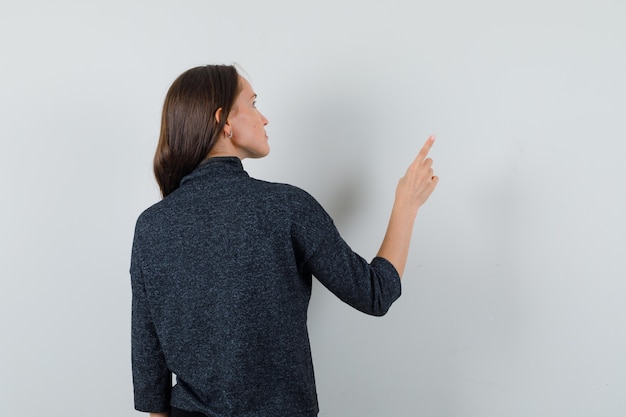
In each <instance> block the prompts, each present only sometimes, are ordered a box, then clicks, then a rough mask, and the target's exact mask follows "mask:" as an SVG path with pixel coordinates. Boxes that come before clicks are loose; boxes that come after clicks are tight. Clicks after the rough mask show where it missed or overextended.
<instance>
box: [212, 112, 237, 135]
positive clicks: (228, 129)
mask: <svg viewBox="0 0 626 417" xmlns="http://www.w3.org/2000/svg"><path fill="white" fill-rule="evenodd" d="M222 113H223V111H222V108H221V107H220V108H219V109H217V110H216V111H215V120H216V121H217V124H220V121H221V120H222ZM223 133H224V136H226V137H229V138H230V137H232V135H233V129H232V127H231V126H230V122H229V121H228V119H226V122H225V123H224V132H223Z"/></svg>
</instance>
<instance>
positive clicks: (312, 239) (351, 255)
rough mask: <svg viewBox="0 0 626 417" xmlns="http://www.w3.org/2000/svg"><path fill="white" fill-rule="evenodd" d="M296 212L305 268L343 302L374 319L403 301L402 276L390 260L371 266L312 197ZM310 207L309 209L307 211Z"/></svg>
mask: <svg viewBox="0 0 626 417" xmlns="http://www.w3.org/2000/svg"><path fill="white" fill-rule="evenodd" d="M304 202H305V204H304V206H303V207H298V208H297V209H296V213H297V216H296V219H297V221H296V222H295V223H296V224H295V225H294V227H293V232H292V239H293V240H294V245H295V249H296V253H299V254H300V259H301V260H302V262H303V265H304V267H305V268H306V269H307V270H308V271H309V272H310V273H311V274H313V275H314V276H315V277H316V278H317V280H318V281H319V282H320V283H321V284H322V285H324V286H325V287H326V288H327V289H328V290H330V291H331V292H332V293H333V294H335V295H336V296H337V297H338V298H339V299H340V300H342V301H343V302H345V303H347V304H348V305H350V306H352V307H354V308H355V309H357V310H359V311H361V312H363V313H366V314H370V315H374V316H382V315H384V314H386V313H387V311H388V310H389V307H391V304H393V302H394V301H395V300H397V299H398V297H400V294H401V284H400V276H399V274H398V272H397V271H396V269H395V268H394V266H393V265H392V264H391V263H390V262H389V261H388V260H386V259H384V258H380V257H376V258H374V259H373V260H372V262H367V261H366V260H365V259H363V258H362V257H361V256H360V255H358V254H357V253H355V252H354V251H352V249H351V248H350V246H349V245H348V244H347V243H346V242H345V241H344V239H343V238H342V237H341V236H340V234H339V231H338V230H337V228H336V227H335V225H334V223H333V221H332V219H331V218H330V216H329V215H328V213H327V212H326V211H325V210H324V209H323V208H322V207H321V206H320V204H319V203H318V202H317V201H316V200H315V199H314V198H313V197H311V196H310V195H308V194H306V195H305V197H304ZM305 207H306V208H305Z"/></svg>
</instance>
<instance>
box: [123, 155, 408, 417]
mask: <svg viewBox="0 0 626 417" xmlns="http://www.w3.org/2000/svg"><path fill="white" fill-rule="evenodd" d="M130 272H131V282H132V290H133V304H132V310H133V317H132V363H133V383H134V390H135V408H136V409H137V410H140V411H146V412H160V411H165V410H167V409H168V408H169V407H170V405H171V406H174V407H177V408H181V409H184V410H188V411H199V412H202V413H205V414H207V415H210V416H216V417H217V416H219V417H226V416H229V417H230V416H242V417H243V416H245V417H252V416H254V417H268V416H273V417H281V416H284V417H287V416H288V417H299V416H302V417H305V416H306V417H311V416H316V415H317V413H318V405H317V395H316V391H315V380H314V375H313V364H312V360H311V352H310V346H309V339H308V333H307V326H306V321H307V308H308V304H309V299H310V296H311V276H312V275H314V276H315V277H316V278H317V279H318V280H319V281H320V282H321V283H322V284H323V285H324V286H326V287H327V288H328V289H329V290H330V291H332V292H333V293H334V294H335V295H337V296H338V297H339V298H340V299H341V300H343V301H344V302H346V303H348V304H349V305H351V306H353V307H354V308H356V309H358V310H360V311H363V312H364V313H367V314H372V315H383V314H385V313H386V312H387V310H388V309H389V307H390V305H391V304H392V303H393V302H394V301H395V300H396V299H397V298H398V297H399V296H400V290H401V288H400V278H399V276H398V274H397V272H396V270H395V268H394V267H393V265H391V263H389V262H388V261H387V260H385V259H383V258H374V260H373V261H372V262H371V263H368V262H367V261H365V260H364V259H363V258H361V257H360V256H359V255H357V254H356V253H354V252H353V251H352V250H351V249H350V247H349V246H348V245H347V244H346V243H345V242H344V240H343V239H342V238H341V237H340V236H339V233H338V231H337V229H336V227H335V226H334V224H333V221H332V219H331V218H330V216H329V215H328V214H327V213H326V212H325V211H324V209H323V208H322V207H321V206H320V205H319V204H318V203H317V201H316V200H315V199H314V198H313V197H311V196H310V195H309V194H307V193H306V192H304V191H302V190H301V189H298V188H296V187H293V186H290V185H286V184H276V183H269V182H265V181H259V180H255V179H253V178H250V177H249V176H248V174H247V173H246V172H245V171H244V170H243V166H242V164H241V161H240V160H239V159H238V158H236V157H223V158H212V159H209V160H208V161H207V162H205V163H203V164H202V165H200V166H199V167H198V168H197V169H196V170H195V171H193V172H192V173H191V174H189V175H188V176H186V177H185V178H184V179H183V181H182V182H181V186H180V187H179V188H178V189H177V190H176V191H174V192H173V193H172V194H170V195H169V196H167V197H166V198H164V199H163V200H161V201H160V202H158V203H157V204H155V205H154V206H152V207H150V208H148V209H147V210H146V211H145V212H143V213H142V214H141V215H140V216H139V219H138V220H137V225H136V229H135V238H134V243H133V252H132V259H131V269H130ZM171 373H174V374H175V375H176V384H175V386H174V387H171Z"/></svg>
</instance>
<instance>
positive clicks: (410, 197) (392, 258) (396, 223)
mask: <svg viewBox="0 0 626 417" xmlns="http://www.w3.org/2000/svg"><path fill="white" fill-rule="evenodd" d="M434 141H435V137H434V136H431V137H429V138H428V140H427V141H426V143H425V144H424V146H423V147H422V149H421V150H420V151H419V153H418V154H417V157H416V158H415V160H414V161H413V163H412V164H411V165H410V166H409V168H408V169H407V171H406V174H404V176H403V177H402V178H400V181H399V182H398V186H397V188H396V198H395V201H394V203H393V209H392V210H391V217H390V218H389V225H388V226H387V233H385V238H384V239H383V243H382V244H381V246H380V250H379V251H378V254H377V256H379V257H381V258H385V259H387V260H388V261H389V262H391V264H392V265H393V266H394V267H395V268H396V271H398V274H399V275H400V277H402V274H404V268H405V266H406V260H407V257H408V256H409V244H410V243H411V235H412V234H413V223H414V222H415V216H416V215H417V212H418V210H419V208H420V207H421V206H422V204H424V203H425V202H426V200H428V197H430V195H431V194H432V192H433V190H434V189H435V187H436V186H437V183H438V182H439V178H438V177H436V176H435V175H434V173H433V167H432V166H433V160H432V159H430V158H428V152H429V151H430V148H431V147H432V146H433V142H434Z"/></svg>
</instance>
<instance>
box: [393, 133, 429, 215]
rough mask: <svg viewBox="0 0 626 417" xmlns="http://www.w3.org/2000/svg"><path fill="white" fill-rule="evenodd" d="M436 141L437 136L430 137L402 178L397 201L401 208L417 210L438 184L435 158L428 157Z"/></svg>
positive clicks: (397, 191) (397, 190)
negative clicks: (435, 173)
mask: <svg viewBox="0 0 626 417" xmlns="http://www.w3.org/2000/svg"><path fill="white" fill-rule="evenodd" d="M434 142H435V137H434V136H431V137H429V138H428V140H427V141H426V143H425V144H424V146H423V147H422V149H421V150H420V151H419V153H418V154H417V157H416V158H415V160H414V161H413V163H412V164H411V165H409V168H408V169H407V170H406V173H405V174H404V177H402V178H400V181H399V182H398V187H397V188H396V201H395V204H398V205H399V206H400V207H399V208H401V209H402V208H406V209H407V210H412V211H414V212H415V214H417V210H418V209H419V208H420V207H421V206H422V204H424V203H425V202H426V200H428V197H430V195H431V193H432V192H433V190H434V189H435V187H436V186H437V183H438V182H439V178H438V177H436V176H434V173H433V160H432V159H430V158H428V152H429V151H430V148H431V147H432V146H433V143H434Z"/></svg>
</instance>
